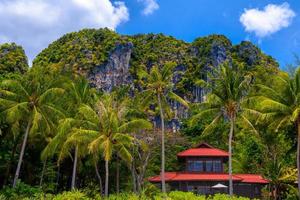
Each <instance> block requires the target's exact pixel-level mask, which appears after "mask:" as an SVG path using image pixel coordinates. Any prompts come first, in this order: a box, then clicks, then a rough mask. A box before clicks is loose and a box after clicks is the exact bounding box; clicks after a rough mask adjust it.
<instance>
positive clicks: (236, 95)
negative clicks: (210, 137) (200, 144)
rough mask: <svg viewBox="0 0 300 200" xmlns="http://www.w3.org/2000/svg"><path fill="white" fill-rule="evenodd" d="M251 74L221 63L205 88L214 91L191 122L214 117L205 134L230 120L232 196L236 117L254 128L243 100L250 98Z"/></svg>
mask: <svg viewBox="0 0 300 200" xmlns="http://www.w3.org/2000/svg"><path fill="white" fill-rule="evenodd" d="M251 79H252V77H251V76H250V75H245V74H243V72H242V70H239V69H238V66H235V65H233V66H232V67H231V68H230V67H229V66H228V64H227V63H225V64H224V65H222V66H220V68H219V69H218V70H217V71H215V72H214V73H213V74H212V76H211V78H210V80H209V82H208V83H207V85H206V87H207V88H208V89H209V90H210V91H211V93H209V94H208V95H207V98H206V101H204V102H203V103H200V105H199V112H198V113H197V114H195V115H194V116H193V117H192V118H191V120H190V122H191V123H194V122H195V120H199V119H203V118H207V116H212V119H213V120H212V121H211V122H210V123H209V124H208V125H207V126H206V127H205V129H204V131H203V133H202V134H203V135H205V134H207V133H210V132H212V131H213V130H214V128H216V127H217V126H218V124H219V123H220V121H221V120H222V119H224V120H225V121H227V122H229V124H230V130H229V137H228V151H229V161H228V162H229V166H228V171H229V172H228V174H229V194H230V195H233V182H232V138H233V134H234V131H235V125H236V122H237V120H238V119H239V120H242V121H243V123H244V124H246V125H249V126H250V127H251V128H253V126H252V124H251V122H250V121H249V119H247V115H246V114H245V111H249V110H250V109H248V108H246V107H244V106H243V103H244V101H245V100H246V99H247V95H248V93H249V87H250V82H251Z"/></svg>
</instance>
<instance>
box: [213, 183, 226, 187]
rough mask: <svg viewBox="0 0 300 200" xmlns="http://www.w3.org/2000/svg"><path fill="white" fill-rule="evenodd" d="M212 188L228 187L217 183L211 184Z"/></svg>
mask: <svg viewBox="0 0 300 200" xmlns="http://www.w3.org/2000/svg"><path fill="white" fill-rule="evenodd" d="M212 188H228V187H227V186H226V185H223V184H221V183H218V184H217V185H214V186H212Z"/></svg>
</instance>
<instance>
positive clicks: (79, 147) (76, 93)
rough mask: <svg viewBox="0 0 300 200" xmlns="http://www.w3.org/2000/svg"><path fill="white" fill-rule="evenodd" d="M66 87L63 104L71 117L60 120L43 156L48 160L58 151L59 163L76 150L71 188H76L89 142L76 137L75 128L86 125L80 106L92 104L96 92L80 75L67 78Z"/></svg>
mask: <svg viewBox="0 0 300 200" xmlns="http://www.w3.org/2000/svg"><path fill="white" fill-rule="evenodd" d="M64 87H65V90H66V94H67V95H65V99H64V102H65V103H64V105H62V106H63V107H64V108H65V112H66V115H67V116H69V117H66V118H65V119H62V120H60V122H59V126H58V133H57V135H56V136H55V137H54V138H53V139H52V140H51V142H50V143H49V144H48V145H47V146H46V148H45V149H44V151H43V152H42V156H41V157H42V159H43V160H46V159H47V157H52V156H53V155H54V154H55V153H58V163H60V162H61V161H62V160H63V159H65V158H66V157H68V156H69V155H71V154H72V151H74V155H73V171H72V181H71V189H75V186H76V171H77V164H78V158H81V157H83V156H85V155H86V152H87V148H86V147H87V145H88V143H87V141H86V140H82V138H76V131H74V130H75V129H74V128H80V127H81V126H84V125H85V122H86V121H84V120H82V118H81V116H80V110H79V108H80V106H82V105H92V104H93V101H94V100H95V97H96V93H95V90H94V89H92V88H90V86H89V83H88V81H87V80H86V79H85V78H84V77H78V78H76V79H75V80H73V81H71V80H67V81H66V83H65V84H64Z"/></svg>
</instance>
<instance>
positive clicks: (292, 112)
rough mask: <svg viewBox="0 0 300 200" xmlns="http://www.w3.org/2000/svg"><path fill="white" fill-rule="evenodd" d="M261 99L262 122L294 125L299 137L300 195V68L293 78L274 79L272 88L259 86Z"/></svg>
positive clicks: (283, 76)
mask: <svg viewBox="0 0 300 200" xmlns="http://www.w3.org/2000/svg"><path fill="white" fill-rule="evenodd" d="M258 87H259V89H260V91H261V97H260V98H259V99H258V101H259V103H258V106H257V110H258V111H260V112H262V115H261V118H260V120H262V121H264V122H266V123H267V124H269V128H271V129H275V131H278V130H279V129H280V128H284V127H287V126H291V125H294V126H295V129H296V130H295V135H297V169H298V191H299V193H300V154H299V153H300V152H299V151H300V98H299V97H300V68H298V69H297V70H296V71H295V74H294V75H293V76H289V75H288V74H287V73H280V74H278V75H276V76H275V77H274V80H273V82H272V86H267V85H258Z"/></svg>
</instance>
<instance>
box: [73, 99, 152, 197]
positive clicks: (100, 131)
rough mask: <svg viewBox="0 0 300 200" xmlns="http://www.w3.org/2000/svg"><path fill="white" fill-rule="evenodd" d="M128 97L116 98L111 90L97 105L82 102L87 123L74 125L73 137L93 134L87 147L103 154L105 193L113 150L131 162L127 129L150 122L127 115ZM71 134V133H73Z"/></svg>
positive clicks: (131, 140)
mask: <svg viewBox="0 0 300 200" xmlns="http://www.w3.org/2000/svg"><path fill="white" fill-rule="evenodd" d="M127 112H128V109H127V100H123V101H122V102H117V99H115V96H114V94H104V95H103V96H102V97H101V98H100V100H99V101H98V102H97V103H96V108H95V109H93V108H91V107H90V106H87V105H83V106H81V107H80V113H81V115H82V116H83V119H84V120H85V121H87V122H88V123H87V127H86V128H85V129H84V128H82V129H76V130H75V132H76V135H75V136H76V137H81V136H82V137H87V138H92V142H91V143H90V144H89V150H90V152H91V153H92V154H94V155H97V154H99V153H101V154H102V156H103V158H104V160H105V190H104V194H105V196H108V183H109V182H108V181H109V179H108V177H109V161H110V160H111V158H112V156H113V154H117V155H118V156H119V157H120V158H122V159H123V160H125V161H127V162H130V161H131V159H132V158H131V154H130V152H129V148H130V146H131V145H132V142H133V138H132V137H131V136H130V135H129V133H131V132H133V131H136V130H139V129H149V128H151V127H152V125H151V123H150V122H148V121H146V120H143V119H129V120H128V119H127V117H126V115H127ZM75 136H74V137H75Z"/></svg>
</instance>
